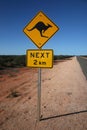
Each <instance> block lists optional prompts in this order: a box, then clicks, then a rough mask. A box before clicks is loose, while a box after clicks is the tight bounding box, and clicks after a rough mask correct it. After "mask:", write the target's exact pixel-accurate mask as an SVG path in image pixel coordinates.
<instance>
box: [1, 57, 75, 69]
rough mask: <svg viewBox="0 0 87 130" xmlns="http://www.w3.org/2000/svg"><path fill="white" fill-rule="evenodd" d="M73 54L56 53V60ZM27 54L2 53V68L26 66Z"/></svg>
mask: <svg viewBox="0 0 87 130" xmlns="http://www.w3.org/2000/svg"><path fill="white" fill-rule="evenodd" d="M71 57H73V56H72V55H55V56H54V60H65V59H68V58H71ZM25 66H26V55H0V70H2V69H5V68H11V67H12V68H15V67H25Z"/></svg>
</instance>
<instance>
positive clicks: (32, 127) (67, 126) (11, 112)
mask: <svg viewBox="0 0 87 130" xmlns="http://www.w3.org/2000/svg"><path fill="white" fill-rule="evenodd" d="M37 80H38V73H37V69H27V68H25V69H23V70H21V69H20V70H14V73H13V72H12V73H11V72H10V73H9V75H6V74H5V75H0V130H87V80H86V78H85V76H84V75H83V72H82V70H81V68H80V65H79V63H78V61H77V59H76V57H74V58H72V59H71V60H66V61H63V62H57V63H55V65H54V67H53V68H52V69H42V89H41V91H42V93H41V99H42V100H41V116H42V120H41V121H40V122H38V121H37Z"/></svg>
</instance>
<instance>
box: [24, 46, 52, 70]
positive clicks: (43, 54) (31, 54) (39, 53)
mask: <svg viewBox="0 0 87 130" xmlns="http://www.w3.org/2000/svg"><path fill="white" fill-rule="evenodd" d="M27 67H39V68H52V67H53V50H50V49H49V50H46V49H41V50H27Z"/></svg>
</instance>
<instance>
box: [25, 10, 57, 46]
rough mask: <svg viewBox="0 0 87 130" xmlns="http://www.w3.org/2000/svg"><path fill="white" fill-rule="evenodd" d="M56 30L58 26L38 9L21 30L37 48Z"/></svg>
mask: <svg viewBox="0 0 87 130" xmlns="http://www.w3.org/2000/svg"><path fill="white" fill-rule="evenodd" d="M58 30H59V27H58V26H57V25H55V23H53V22H52V21H51V20H50V19H49V18H48V17H47V16H46V15H45V14H44V13H43V12H42V11H40V12H39V13H38V14H37V15H36V16H35V17H34V18H33V19H32V20H31V21H30V22H29V23H28V24H27V25H26V26H25V28H24V30H23V32H24V33H25V34H26V35H27V36H28V37H29V38H30V39H31V40H32V41H33V43H34V44H35V45H36V46H37V47H38V48H41V47H42V46H43V45H44V44H45V43H46V42H47V41H48V40H49V39H50V38H51V37H52V36H53V35H54V34H55V33H56V32H57V31H58Z"/></svg>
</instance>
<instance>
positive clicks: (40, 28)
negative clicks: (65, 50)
mask: <svg viewBox="0 0 87 130" xmlns="http://www.w3.org/2000/svg"><path fill="white" fill-rule="evenodd" d="M49 27H52V26H51V25H50V24H47V25H45V24H44V23H43V22H41V21H40V22H38V23H37V24H36V25H35V26H34V27H33V28H31V29H30V30H29V29H27V30H28V31H32V30H34V29H37V30H38V31H39V32H40V35H41V37H46V38H48V37H47V36H44V35H43V33H44V32H45V31H46V30H47V29H48V28H49Z"/></svg>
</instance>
